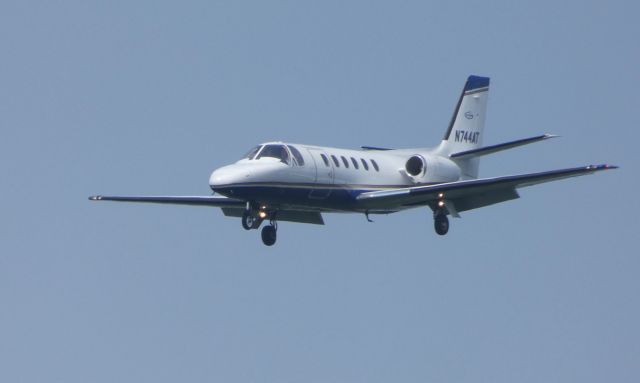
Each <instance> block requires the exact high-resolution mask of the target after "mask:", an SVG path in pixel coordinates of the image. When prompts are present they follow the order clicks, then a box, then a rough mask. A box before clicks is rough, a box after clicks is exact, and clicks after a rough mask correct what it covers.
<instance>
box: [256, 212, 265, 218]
mask: <svg viewBox="0 0 640 383" xmlns="http://www.w3.org/2000/svg"><path fill="white" fill-rule="evenodd" d="M258 216H260V218H262V219H265V218H267V212H266V211H261V212H260V213H258Z"/></svg>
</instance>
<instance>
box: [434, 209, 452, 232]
mask: <svg viewBox="0 0 640 383" xmlns="http://www.w3.org/2000/svg"><path fill="white" fill-rule="evenodd" d="M433 226H434V228H435V229H436V233H438V235H445V234H447V232H448V231H449V218H447V215H446V214H445V213H443V212H441V211H439V212H437V213H436V214H435V215H434V217H433Z"/></svg>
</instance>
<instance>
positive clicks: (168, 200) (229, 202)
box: [89, 195, 246, 208]
mask: <svg viewBox="0 0 640 383" xmlns="http://www.w3.org/2000/svg"><path fill="white" fill-rule="evenodd" d="M89 199H90V200H91V201H116V202H146V203H162V204H171V205H193V206H213V207H229V208H234V207H235V208H244V206H245V205H246V202H244V201H241V200H237V199H232V198H227V197H217V196H109V195H105V196H102V195H96V196H91V197H89Z"/></svg>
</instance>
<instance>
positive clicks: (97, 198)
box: [89, 195, 102, 201]
mask: <svg viewBox="0 0 640 383" xmlns="http://www.w3.org/2000/svg"><path fill="white" fill-rule="evenodd" d="M101 199H102V196H101V195H92V196H91V197H89V201H100V200H101Z"/></svg>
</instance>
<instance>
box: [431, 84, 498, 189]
mask: <svg viewBox="0 0 640 383" xmlns="http://www.w3.org/2000/svg"><path fill="white" fill-rule="evenodd" d="M488 96H489V77H480V76H469V78H468V79H467V82H466V83H465V85H464V89H463V90H462V94H461V95H460V99H459V100H458V104H457V105H456V108H455V110H454V112H453V116H452V117H451V122H450V123H449V128H448V129H447V132H446V133H445V135H444V138H443V140H442V143H441V144H440V146H439V147H438V154H440V155H442V156H449V155H450V154H452V153H456V152H463V151H466V150H472V149H477V148H479V147H480V146H482V139H483V135H484V120H485V115H486V111H487V99H488ZM456 162H457V163H458V165H459V166H460V169H461V170H462V177H463V178H464V179H469V178H477V177H478V163H479V159H478V158H468V159H462V160H458V161H456Z"/></svg>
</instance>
